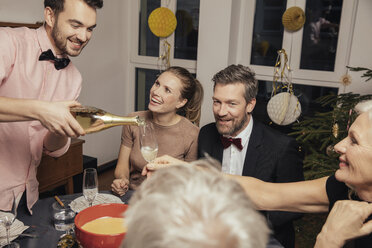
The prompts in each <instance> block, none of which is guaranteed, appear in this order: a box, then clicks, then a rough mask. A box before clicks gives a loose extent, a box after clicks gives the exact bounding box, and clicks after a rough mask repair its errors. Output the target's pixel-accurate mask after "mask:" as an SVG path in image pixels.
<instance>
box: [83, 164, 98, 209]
mask: <svg viewBox="0 0 372 248" xmlns="http://www.w3.org/2000/svg"><path fill="white" fill-rule="evenodd" d="M97 194H98V177H97V170H96V169H94V168H88V169H85V170H84V177H83V195H84V197H85V200H87V202H88V203H89V207H91V206H92V205H93V201H94V199H95V198H96V196H97Z"/></svg>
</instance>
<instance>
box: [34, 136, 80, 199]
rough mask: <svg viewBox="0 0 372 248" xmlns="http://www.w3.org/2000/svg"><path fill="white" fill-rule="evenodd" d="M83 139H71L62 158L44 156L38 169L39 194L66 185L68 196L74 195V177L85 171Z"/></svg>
mask: <svg viewBox="0 0 372 248" xmlns="http://www.w3.org/2000/svg"><path fill="white" fill-rule="evenodd" d="M84 142H85V141H84V140H81V139H71V145H70V148H69V149H68V151H67V152H66V153H65V154H64V155H62V156H61V157H58V158H54V157H51V156H48V155H46V154H43V157H42V159H41V162H40V165H39V166H38V168H37V180H38V181H39V192H44V191H47V190H50V189H53V188H55V187H57V186H61V185H64V186H65V190H66V194H73V193H74V181H73V176H75V175H77V174H80V173H81V172H82V171H83V143H84Z"/></svg>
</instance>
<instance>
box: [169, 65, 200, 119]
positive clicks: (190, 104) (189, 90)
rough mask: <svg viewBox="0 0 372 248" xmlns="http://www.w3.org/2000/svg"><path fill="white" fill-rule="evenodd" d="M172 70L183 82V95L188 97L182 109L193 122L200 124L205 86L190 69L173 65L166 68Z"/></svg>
mask: <svg viewBox="0 0 372 248" xmlns="http://www.w3.org/2000/svg"><path fill="white" fill-rule="evenodd" d="M165 72H171V73H172V74H173V75H175V76H176V77H177V78H178V79H179V80H180V81H181V82H182V90H181V97H182V98H183V99H187V103H186V104H185V106H183V107H182V109H181V110H180V111H181V113H180V114H182V115H185V116H186V118H187V119H189V120H190V121H191V122H193V123H195V124H197V125H199V121H200V113H201V104H202V101H203V95H204V92H203V87H202V85H201V84H200V82H199V80H197V79H196V78H195V77H194V76H193V75H192V74H191V73H190V72H189V71H188V70H186V69H185V68H183V67H179V66H172V67H169V68H168V69H166V70H165Z"/></svg>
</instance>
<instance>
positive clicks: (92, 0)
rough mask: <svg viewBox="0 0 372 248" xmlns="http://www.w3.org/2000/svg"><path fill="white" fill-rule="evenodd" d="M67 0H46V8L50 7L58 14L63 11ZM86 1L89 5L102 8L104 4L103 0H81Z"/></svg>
mask: <svg viewBox="0 0 372 248" xmlns="http://www.w3.org/2000/svg"><path fill="white" fill-rule="evenodd" d="M65 1H66V0H44V8H46V7H50V8H51V9H52V10H53V12H54V14H55V15H56V16H58V14H59V13H60V12H62V11H63V8H64V4H65ZM81 1H84V2H85V3H86V4H87V5H88V6H90V7H92V8H95V9H100V8H102V6H103V0H81Z"/></svg>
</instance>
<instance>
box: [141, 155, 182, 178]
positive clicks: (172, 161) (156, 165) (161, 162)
mask: <svg viewBox="0 0 372 248" xmlns="http://www.w3.org/2000/svg"><path fill="white" fill-rule="evenodd" d="M180 164H188V163H187V162H185V161H182V160H179V159H176V158H174V157H172V156H169V155H163V156H161V157H158V158H156V159H155V160H154V161H153V162H152V163H148V164H147V165H145V167H143V170H142V176H147V177H151V175H152V173H153V172H154V171H156V170H158V169H162V168H167V167H169V166H172V165H180Z"/></svg>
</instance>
